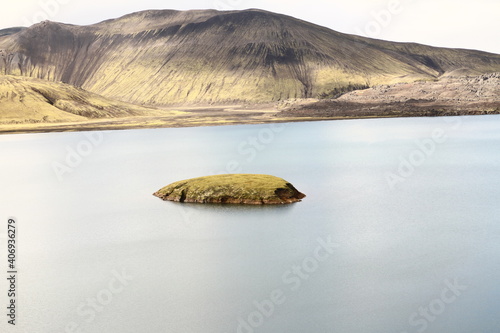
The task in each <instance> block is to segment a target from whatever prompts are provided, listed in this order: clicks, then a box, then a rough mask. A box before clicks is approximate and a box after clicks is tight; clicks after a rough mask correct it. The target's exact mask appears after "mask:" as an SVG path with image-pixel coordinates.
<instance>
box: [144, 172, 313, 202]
mask: <svg viewBox="0 0 500 333" xmlns="http://www.w3.org/2000/svg"><path fill="white" fill-rule="evenodd" d="M154 195H155V196H157V197H159V198H161V199H163V200H169V201H176V202H193V203H219V204H246V205H280V204H290V203H294V202H298V201H301V199H302V198H304V197H305V195H304V194H303V193H300V192H299V191H298V190H297V189H296V188H295V187H294V186H293V185H292V184H290V183H289V182H287V181H286V180H284V179H282V178H278V177H274V176H269V175H253V174H230V175H216V176H207V177H199V178H193V179H187V180H181V181H178V182H175V183H172V184H170V185H168V186H165V187H164V188H162V189H161V190H159V191H158V192H156V193H154Z"/></svg>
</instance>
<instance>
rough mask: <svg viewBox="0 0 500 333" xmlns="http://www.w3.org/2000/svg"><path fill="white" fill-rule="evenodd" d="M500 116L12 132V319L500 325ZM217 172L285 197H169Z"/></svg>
mask: <svg viewBox="0 0 500 333" xmlns="http://www.w3.org/2000/svg"><path fill="white" fill-rule="evenodd" d="M499 149H500V116H475V117H452V118H407V119H373V120H345V121H331V122H304V123H288V124H277V125H269V124H267V125H248V126H247V125H245V126H225V127H199V128H179V129H174V128H171V129H154V130H132V131H106V132H88V133H83V132H82V133H51V134H27V135H4V136H0V152H1V156H2V163H1V164H0V179H1V182H0V186H1V187H0V202H1V209H0V214H1V215H0V218H1V226H0V234H2V237H3V238H2V239H1V240H2V244H3V245H2V246H1V250H0V260H1V261H0V262H1V264H0V267H1V270H2V271H7V270H6V263H7V251H6V245H5V240H6V235H5V234H6V229H7V221H8V218H13V219H14V220H15V221H16V225H17V251H18V252H17V264H18V266H17V268H18V280H17V292H18V299H17V303H16V305H17V310H16V311H17V319H16V327H15V329H13V328H12V326H11V325H8V324H7V319H8V317H6V313H7V310H6V309H5V308H6V306H7V305H8V300H7V298H6V293H7V290H8V285H7V280H6V279H2V282H0V293H1V295H2V297H1V298H0V300H1V302H2V308H3V309H4V310H3V312H4V313H3V314H2V318H3V319H2V322H1V323H0V327H1V330H2V332H5V331H6V330H5V329H10V330H9V332H10V331H12V332H29V333H32V332H36V333H45V332H46V333H56V332H96V333H97V332H99V333H102V332H120V333H126V332H131V333H132V332H133V333H136V332H175V333H179V332H183V333H184V332H186V333H201V332H203V333H223V332H227V333H253V332H259V333H260V332H262V333H278V332H288V333H304V332H318V333H319V332H335V333H343V332H345V333H362V332H369V333H378V332H380V333H389V332H394V333H403V332H406V333H412V332H436V333H443V332H454V333H461V332H464V333H466V332H467V333H479V332H481V333H488V332H499V331H500V321H499V318H500V317H499V315H498V309H500V286H499V283H498V282H499V281H500V205H499V204H498V201H499V198H500V172H499V170H500V154H499V152H500V150H499ZM218 173H262V174H270V175H275V176H278V177H282V178H284V179H286V180H288V181H290V182H291V183H292V184H293V185H295V187H297V189H298V190H299V191H301V192H303V193H305V194H306V195H307V197H306V198H304V199H303V201H302V202H300V203H296V204H292V205H286V206H264V207H254V206H231V205H200V204H179V203H173V202H164V201H161V200H160V199H158V198H156V197H154V196H153V195H152V193H153V192H155V191H156V190H158V189H160V188H161V187H163V186H165V185H168V184H170V183H172V182H174V181H177V180H181V179H187V178H193V177H198V176H204V175H209V174H218Z"/></svg>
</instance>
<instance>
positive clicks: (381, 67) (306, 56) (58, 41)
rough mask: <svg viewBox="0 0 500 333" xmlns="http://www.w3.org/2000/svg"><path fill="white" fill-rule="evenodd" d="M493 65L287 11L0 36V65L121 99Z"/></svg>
mask: <svg viewBox="0 0 500 333" xmlns="http://www.w3.org/2000/svg"><path fill="white" fill-rule="evenodd" d="M458 69H465V70H466V71H467V70H470V71H471V72H475V73H489V72H498V71H500V55H496V54H492V53H487V52H482V51H476V50H463V49H449V48H437V47H432V46H426V45H422V44H416V43H396V42H387V41H382V40H376V39H370V38H364V37H359V36H355V35H348V34H343V33H340V32H336V31H334V30H331V29H329V28H325V27H321V26H318V25H315V24H313V23H309V22H307V21H303V20H300V19H296V18H292V17H290V16H286V15H282V14H276V13H272V12H267V11H263V10H259V9H250V10H245V11H222V12H221V11H216V10H192V11H173V10H148V11H142V12H136V13H131V14H127V15H124V16H122V17H119V18H116V19H110V20H105V21H102V22H99V23H96V24H92V25H88V26H76V25H69V24H62V23H55V22H50V21H45V22H42V23H39V24H36V25H33V26H32V27H30V28H27V29H21V30H19V31H17V32H15V31H13V33H9V34H7V35H3V36H2V35H0V71H1V72H2V73H3V74H10V75H20V76H29V77H35V78H40V79H45V80H49V81H54V82H59V81H61V82H64V83H67V84H71V85H74V86H76V87H81V88H83V89H85V90H88V91H90V92H93V93H97V94H100V95H102V96H105V97H107V98H111V99H115V100H121V101H124V102H128V103H134V104H140V105H150V106H170V105H183V104H221V103H266V102H274V101H280V100H286V99H289V98H310V97H317V96H320V95H321V94H325V93H328V92H329V91H331V90H333V89H335V88H339V87H344V86H347V85H349V84H365V85H369V86H372V85H377V84H392V83H398V82H412V81H417V80H434V79H436V78H439V77H441V76H443V75H447V74H448V73H451V72H453V71H456V70H458Z"/></svg>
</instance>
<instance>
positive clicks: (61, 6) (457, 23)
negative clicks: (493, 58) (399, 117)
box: [0, 0, 500, 54]
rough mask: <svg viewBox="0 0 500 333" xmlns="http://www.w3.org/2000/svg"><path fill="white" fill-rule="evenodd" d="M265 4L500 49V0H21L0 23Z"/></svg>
mask: <svg viewBox="0 0 500 333" xmlns="http://www.w3.org/2000/svg"><path fill="white" fill-rule="evenodd" d="M206 8H214V9H222V10H230V9H247V8H260V9H265V10H269V11H273V12H277V13H282V14H287V15H291V16H294V17H297V18H300V19H303V20H306V21H310V22H313V23H316V24H319V25H322V26H326V27H329V28H331V29H334V30H337V31H340V32H344V33H352V34H357V35H363V36H367V37H374V38H380V39H385V40H391V41H401V42H418V43H423V44H428V45H434V46H443V47H458V48H468V49H478V50H483V51H489V52H494V53H499V54H500V1H499V0H474V1H472V0H307V1H305V0H182V1H180V0H177V1H172V0H133V1H130V0H22V1H8V2H4V3H3V4H2V11H1V12H0V29H2V28H8V27H13V26H27V25H30V24H32V23H36V22H39V21H42V20H44V19H49V20H51V21H57V22H64V23H72V24H81V25H85V24H92V23H97V22H100V21H103V20H105V19H109V18H115V17H119V16H122V15H124V14H128V13H131V12H135V11H140V10H145V9H206Z"/></svg>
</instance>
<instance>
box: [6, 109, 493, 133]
mask: <svg viewBox="0 0 500 333" xmlns="http://www.w3.org/2000/svg"><path fill="white" fill-rule="evenodd" d="M499 114H500V112H499V111H484V112H481V113H478V112H476V111H474V112H457V113H456V114H433V115H429V114H426V115H422V114H417V112H416V113H415V114H411V113H404V114H399V115H395V114H391V115H369V116H368V115H364V116H330V117H328V116H323V117H307V116H296V117H272V118H271V117H262V118H260V119H256V118H254V119H207V120H203V121H201V120H194V121H182V120H180V119H179V120H175V119H171V118H168V117H166V118H163V117H154V119H151V117H133V118H117V119H111V120H110V119H105V120H102V119H100V120H94V121H84V122H77V123H75V122H73V123H43V124H39V123H35V124H15V125H2V124H0V135H12V134H42V133H64V132H87V131H111V130H134V129H160V128H188V127H213V126H232V125H259V124H273V123H277V124H279V123H297V122H315V121H339V120H361V119H388V118H435V117H461V116H480V115H499ZM145 118H147V119H145ZM152 120H154V121H152Z"/></svg>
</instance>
